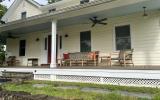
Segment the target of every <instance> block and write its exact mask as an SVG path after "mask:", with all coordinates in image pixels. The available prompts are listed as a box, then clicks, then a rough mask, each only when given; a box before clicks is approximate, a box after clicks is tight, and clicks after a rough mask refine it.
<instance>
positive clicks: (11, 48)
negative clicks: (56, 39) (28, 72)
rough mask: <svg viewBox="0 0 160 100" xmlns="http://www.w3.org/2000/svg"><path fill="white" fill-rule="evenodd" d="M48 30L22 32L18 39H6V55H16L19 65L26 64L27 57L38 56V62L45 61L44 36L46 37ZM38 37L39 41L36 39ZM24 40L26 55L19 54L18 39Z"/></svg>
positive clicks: (44, 62) (43, 62) (42, 62)
mask: <svg viewBox="0 0 160 100" xmlns="http://www.w3.org/2000/svg"><path fill="white" fill-rule="evenodd" d="M47 35H48V32H35V33H29V34H24V35H22V36H21V37H20V38H18V39H8V40H7V53H8V56H16V57H17V59H18V60H20V65H21V66H26V65H27V59H28V58H38V60H39V61H38V63H39V65H40V64H46V63H47V50H45V49H44V46H45V45H44V43H45V42H44V41H45V37H47ZM37 38H39V41H36V39H37ZM20 40H26V55H25V56H24V57H20V56H19V41H20Z"/></svg>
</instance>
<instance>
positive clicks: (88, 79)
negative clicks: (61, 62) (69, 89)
mask: <svg viewBox="0 0 160 100" xmlns="http://www.w3.org/2000/svg"><path fill="white" fill-rule="evenodd" d="M56 81H68V82H84V83H99V82H100V77H93V76H90V77H89V76H67V75H65V76H64V75H57V76H56Z"/></svg>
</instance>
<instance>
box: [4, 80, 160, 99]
mask: <svg viewBox="0 0 160 100" xmlns="http://www.w3.org/2000/svg"><path fill="white" fill-rule="evenodd" d="M34 84H47V86H45V87H41V88H39V87H34ZM63 86H76V87H78V88H76V89H62V88H59V87H63ZM2 87H3V89H6V90H9V91H24V92H29V93H31V94H33V95H34V94H46V95H49V96H55V97H61V98H65V99H71V100H74V99H76V100H77V99H80V100H82V99H83V100H148V99H144V98H143V99H142V98H137V97H132V96H122V95H120V94H117V93H116V91H128V92H136V93H148V94H152V95H154V98H153V100H160V95H159V94H160V89H158V88H145V87H126V86H113V85H97V84H89V83H69V82H50V81H26V82H24V84H15V83H5V84H3V85H2ZM86 87H90V88H99V89H107V90H111V91H113V92H112V93H108V94H105V93H96V92H84V91H81V89H82V88H86Z"/></svg>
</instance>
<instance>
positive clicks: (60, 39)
mask: <svg viewBox="0 0 160 100" xmlns="http://www.w3.org/2000/svg"><path fill="white" fill-rule="evenodd" d="M59 49H62V36H60V37H59Z"/></svg>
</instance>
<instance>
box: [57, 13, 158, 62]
mask: <svg viewBox="0 0 160 100" xmlns="http://www.w3.org/2000/svg"><path fill="white" fill-rule="evenodd" d="M127 24H129V25H130V26H131V36H132V37H131V40H132V48H134V56H133V59H134V63H135V65H160V18H159V11H151V12H149V16H148V17H147V18H143V17H142V13H136V14H131V15H126V16H120V17H115V18H109V20H108V25H106V26H101V25H97V26H96V27H94V28H91V27H90V25H72V26H67V27H63V28H62V33H61V34H63V33H68V34H69V37H68V38H64V39H63V50H61V52H60V54H59V55H60V56H62V53H64V52H79V51H80V37H79V36H80V35H79V34H80V32H81V31H88V30H91V37H92V38H91V40H92V51H95V50H97V51H100V53H101V55H103V54H104V53H109V52H112V51H115V44H114V43H115V42H114V39H115V37H114V36H115V35H114V34H115V33H114V28H115V26H119V25H127Z"/></svg>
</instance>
